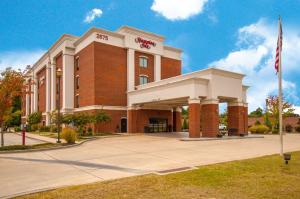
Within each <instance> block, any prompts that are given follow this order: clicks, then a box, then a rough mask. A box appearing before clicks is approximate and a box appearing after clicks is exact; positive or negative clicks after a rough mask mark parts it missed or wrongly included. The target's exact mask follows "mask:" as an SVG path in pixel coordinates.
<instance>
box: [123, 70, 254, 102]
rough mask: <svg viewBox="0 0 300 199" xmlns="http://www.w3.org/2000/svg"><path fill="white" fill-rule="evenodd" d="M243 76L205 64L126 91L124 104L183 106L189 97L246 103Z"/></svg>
mask: <svg viewBox="0 0 300 199" xmlns="http://www.w3.org/2000/svg"><path fill="white" fill-rule="evenodd" d="M244 76H245V75H243V74H239V73H234V72H230V71H225V70H221V69H217V68H208V69H205V70H200V71H196V72H193V73H188V74H184V75H179V76H176V77H171V78H168V79H164V80H160V81H157V82H151V83H148V84H145V85H140V86H137V87H136V90H133V91H129V92H128V106H129V107H131V106H136V105H138V106H145V107H146V106H153V105H155V106H159V105H161V106H166V107H167V106H174V105H179V106H180V105H181V106H183V105H187V104H188V102H189V100H193V99H201V101H202V100H203V103H205V101H210V103H212V102H213V101H214V102H215V103H219V102H228V103H241V104H246V102H247V99H246V92H247V89H248V86H244V85H243V82H242V81H243V78H244Z"/></svg>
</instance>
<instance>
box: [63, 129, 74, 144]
mask: <svg viewBox="0 0 300 199" xmlns="http://www.w3.org/2000/svg"><path fill="white" fill-rule="evenodd" d="M61 137H62V138H63V139H64V140H66V142H67V143H68V144H74V143H75V141H76V138H77V134H76V131H75V130H74V129H72V128H69V127H66V128H63V130H62V134H61Z"/></svg>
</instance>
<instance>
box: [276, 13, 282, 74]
mask: <svg viewBox="0 0 300 199" xmlns="http://www.w3.org/2000/svg"><path fill="white" fill-rule="evenodd" d="M281 49H282V25H281V19H280V18H279V32H278V39H277V48H276V59H275V70H276V74H277V73H278V72H279V64H280V63H279V56H281Z"/></svg>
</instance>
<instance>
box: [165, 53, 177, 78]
mask: <svg viewBox="0 0 300 199" xmlns="http://www.w3.org/2000/svg"><path fill="white" fill-rule="evenodd" d="M177 75H181V61H180V60H176V59H171V58H168V57H161V79H166V78H169V77H174V76H177Z"/></svg>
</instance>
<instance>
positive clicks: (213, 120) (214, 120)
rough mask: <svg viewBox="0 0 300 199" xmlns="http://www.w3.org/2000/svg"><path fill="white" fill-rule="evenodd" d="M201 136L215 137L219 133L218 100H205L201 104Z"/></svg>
mask: <svg viewBox="0 0 300 199" xmlns="http://www.w3.org/2000/svg"><path fill="white" fill-rule="evenodd" d="M201 113H202V125H201V127H202V137H217V134H218V133H219V102H218V101H217V100H206V101H205V102H204V103H203V104H202V105H201Z"/></svg>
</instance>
